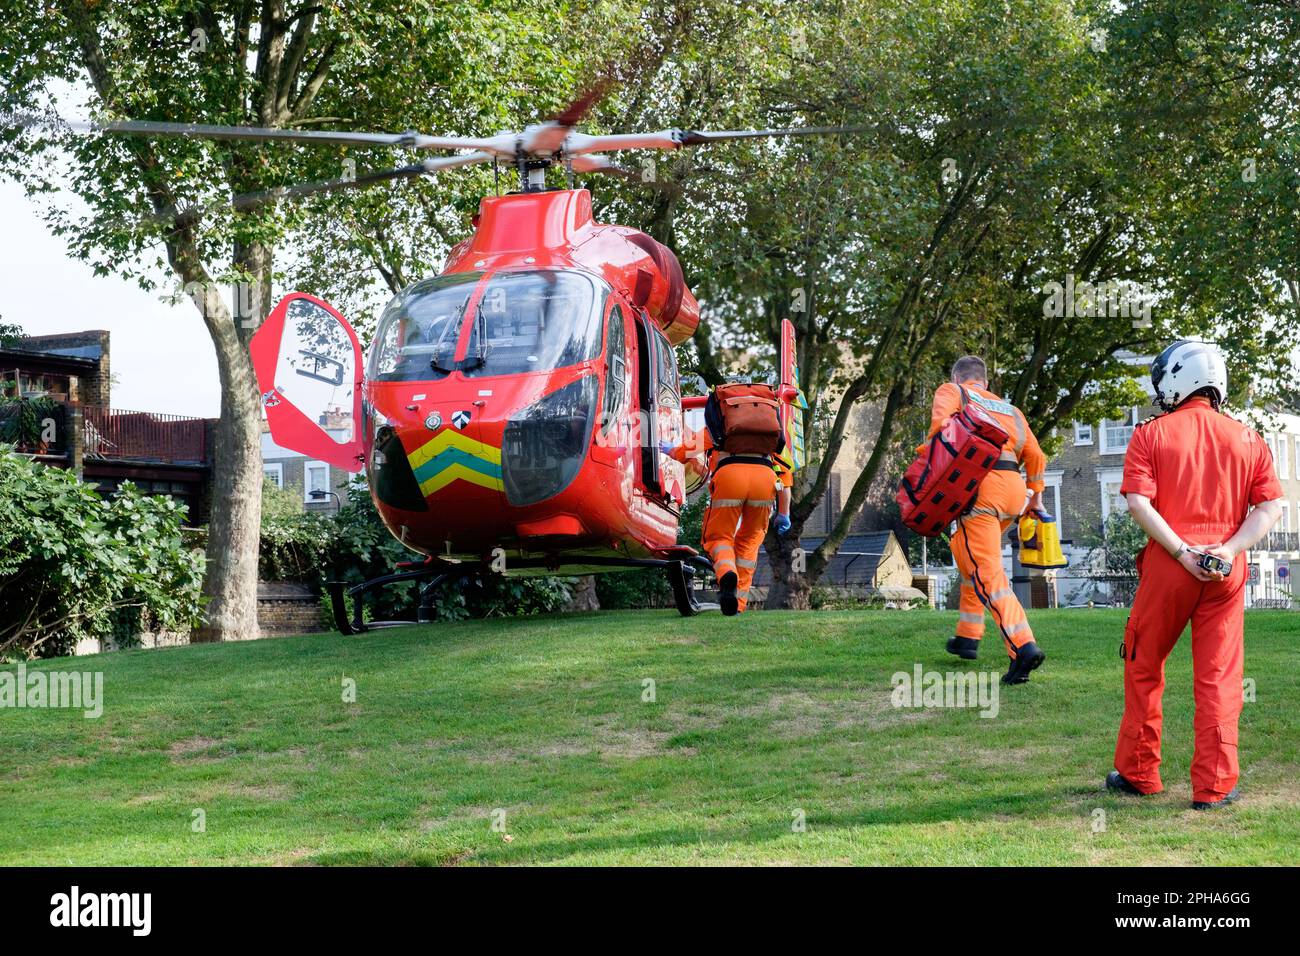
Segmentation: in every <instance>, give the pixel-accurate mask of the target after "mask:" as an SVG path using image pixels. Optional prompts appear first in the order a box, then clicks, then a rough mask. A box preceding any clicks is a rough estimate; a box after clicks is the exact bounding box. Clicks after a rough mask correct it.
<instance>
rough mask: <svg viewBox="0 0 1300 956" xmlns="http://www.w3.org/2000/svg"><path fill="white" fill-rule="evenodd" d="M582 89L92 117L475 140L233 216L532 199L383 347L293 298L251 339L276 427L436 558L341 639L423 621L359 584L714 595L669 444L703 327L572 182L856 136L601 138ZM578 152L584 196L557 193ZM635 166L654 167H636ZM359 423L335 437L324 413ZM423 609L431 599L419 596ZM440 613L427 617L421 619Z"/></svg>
mask: <svg viewBox="0 0 1300 956" xmlns="http://www.w3.org/2000/svg"><path fill="white" fill-rule="evenodd" d="M587 105H589V104H587V103H584V102H583V101H580V102H579V103H578V104H575V106H574V107H573V108H571V110H569V111H566V114H562V115H561V117H559V118H557V119H556V120H553V121H550V122H547V123H543V124H540V125H536V126H531V127H529V128H527V129H525V130H524V131H523V132H522V133H503V134H500V135H498V136H495V137H492V138H489V139H472V138H467V137H434V136H424V135H421V134H416V133H403V134H375V133H348V132H325V131H297V130H280V129H265V128H257V127H220V126H204V125H192V124H176V123H156V122H122V123H110V124H104V125H100V126H96V127H95V128H96V129H100V130H105V131H112V132H123V133H135V134H146V135H157V134H172V135H187V136H197V137H203V138H215V139H253V140H292V141H299V140H306V141H310V142H317V143H346V144H354V145H380V144H386V145H400V146H408V147H412V148H417V149H420V148H432V149H455V150H467V151H468V152H465V153H462V154H460V155H455V156H451V157H446V158H441V159H432V160H426V161H424V162H422V163H417V164H413V165H411V166H407V167H401V168H399V169H394V170H387V171H384V172H380V173H372V174H367V175H363V176H356V177H350V178H347V179H340V180H331V181H328V182H320V183H308V184H303V185H298V186H293V187H289V188H287V189H280V190H272V191H269V192H265V193H255V194H246V195H244V196H241V197H237V198H236V200H235V206H236V207H237V208H249V207H252V206H255V205H258V204H261V203H264V202H269V201H274V200H275V199H278V198H284V197H294V196H303V195H309V194H312V193H318V192H326V191H333V190H339V189H347V188H354V187H357V186H364V185H369V184H372V183H377V182H383V181H388V180H393V179H398V178H403V177H411V176H418V175H424V174H427V173H432V172H436V171H437V170H439V169H445V168H450V167H454V166H462V165H469V164H473V163H484V162H494V163H496V162H499V161H500V160H501V159H506V160H509V161H510V162H512V163H513V164H514V165H515V166H516V168H517V170H518V172H519V177H520V190H519V191H518V192H515V193H510V194H508V195H497V196H489V197H485V198H484V199H483V200H482V202H481V205H480V207H479V212H478V215H477V216H476V217H475V218H474V225H475V230H474V233H473V235H471V236H470V237H468V238H467V239H465V240H463V241H462V242H460V243H459V244H457V245H456V246H455V247H454V248H453V249H452V250H451V253H450V255H449V257H448V260H447V263H446V265H445V267H444V269H443V271H442V272H441V273H439V274H438V275H437V276H434V277H431V278H427V279H423V280H421V281H418V282H416V283H414V284H413V285H411V286H409V287H408V288H406V289H404V290H403V291H402V292H401V293H399V294H398V295H397V296H396V297H395V298H394V299H393V300H392V301H391V302H390V303H389V304H388V306H387V307H386V308H385V310H384V312H383V314H382V316H381V318H380V320H379V325H378V328H377V331H376V333H375V337H374V339H373V341H372V342H371V345H370V348H369V354H368V356H367V357H365V358H363V352H362V347H361V343H360V341H359V340H358V338H357V335H356V333H355V332H354V331H353V330H352V328H351V326H350V325H349V324H348V322H347V321H346V320H345V319H344V317H343V316H342V315H341V314H339V312H338V311H336V310H335V309H334V308H333V307H331V306H330V305H329V304H328V303H327V302H324V301H323V300H321V299H318V298H316V297H314V296H311V295H308V294H306V293H302V292H294V293H291V294H289V295H288V296H286V297H285V298H284V299H283V300H281V301H280V303H279V304H278V305H277V306H276V308H275V309H274V310H273V311H272V313H271V314H270V316H269V317H268V318H267V320H266V321H265V322H264V323H263V324H262V326H261V328H260V329H259V330H258V331H257V333H256V334H255V335H254V337H253V339H252V343H251V346H250V348H251V353H252V358H253V363H254V367H255V370H256V373H257V378H258V383H259V387H260V389H261V391H262V401H263V406H264V408H265V412H266V416H267V421H268V424H269V426H270V430H271V435H272V438H273V439H274V440H275V442H276V443H277V444H278V445H280V446H282V447H285V448H288V449H291V450H294V451H298V452H300V453H302V454H305V455H308V456H310V457H312V458H315V459H319V460H321V461H327V462H329V463H331V464H333V465H336V466H337V467H340V468H343V469H345V470H348V471H352V472H359V471H361V470H363V469H364V470H365V472H366V476H367V479H368V481H369V487H370V492H371V495H372V497H373V499H374V502H375V505H376V507H377V509H378V511H379V514H380V515H381V517H382V519H383V521H384V523H385V525H386V526H387V527H388V529H389V530H390V531H391V532H392V533H393V535H395V536H396V537H397V538H398V539H399V540H400V541H401V542H402V543H403V544H404V545H406V546H407V547H408V548H410V549H412V550H413V551H416V552H420V553H422V554H424V555H425V557H424V559H423V560H422V561H420V562H418V563H412V564H408V565H405V566H404V567H402V569H401V570H398V571H396V572H395V573H393V574H390V575H385V576H383V577H379V578H375V579H373V580H370V581H367V582H365V583H363V584H360V585H357V586H354V587H352V588H350V589H349V590H348V591H347V593H348V594H350V595H351V596H352V597H353V599H354V600H353V613H352V615H351V617H350V618H349V615H348V613H347V610H346V602H345V600H344V594H345V588H344V585H343V584H341V583H331V584H329V588H330V591H331V596H332V604H333V609H334V616H335V619H336V623H337V625H338V627H339V629H340V630H341V631H342V632H343V633H359V632H362V631H365V630H367V629H368V628H370V627H376V626H387V625H392V624H399V623H410V622H405V621H403V622H369V623H367V622H365V621H364V619H363V596H364V594H366V593H367V592H369V591H371V590H373V589H375V588H379V587H383V586H385V585H387V584H391V583H393V582H396V581H409V580H425V581H427V582H428V584H427V585H426V587H425V588H424V589H423V592H424V593H425V594H426V595H427V594H428V593H429V591H430V589H431V587H432V586H433V585H434V584H436V583H438V582H439V581H442V580H444V579H447V578H459V577H464V576H467V575H473V574H482V573H490V572H498V573H506V574H512V575H513V574H549V573H557V572H564V573H570V574H591V573H599V572H605V571H615V570H622V569H627V568H636V567H655V568H663V569H665V570H666V571H667V573H668V576H669V580H670V582H671V584H672V589H673V594H674V598H675V603H676V606H677V609H678V610H679V612H680V613H682V614H683V615H690V614H694V613H697V612H698V611H700V610H703V609H706V608H708V607H710V606H709V605H703V604H701V603H699V602H698V601H697V599H696V597H695V594H694V589H693V587H692V585H691V580H692V577H693V575H694V574H695V573H696V572H702V573H708V572H710V571H711V566H710V564H709V562H708V560H707V559H706V558H705V557H703V556H702V555H699V554H697V553H696V552H695V550H694V549H693V548H690V547H688V546H686V545H682V544H679V543H678V542H677V529H678V520H679V517H680V513H681V508H682V506H683V504H684V503H685V500H686V496H687V494H688V492H689V490H690V488H689V486H688V482H689V479H688V476H687V474H686V473H685V471H684V469H683V466H682V465H681V464H680V463H678V462H676V461H674V460H673V459H672V458H670V457H669V456H668V455H667V454H665V453H664V451H663V449H664V447H667V446H674V445H677V444H679V443H680V441H681V439H682V421H683V409H684V408H692V407H697V408H698V407H702V406H703V404H704V402H705V400H706V399H705V398H704V397H702V396H693V397H685V398H684V397H683V396H682V394H681V389H680V381H679V377H678V370H677V363H676V358H675V355H674V346H676V345H679V344H681V343H682V342H685V341H687V340H688V339H689V338H690V337H691V335H692V334H694V332H695V329H696V327H697V326H698V325H699V321H700V311H699V305H698V303H697V302H696V299H695V296H694V295H693V294H692V293H691V291H690V289H689V288H687V286H686V283H685V280H684V278H683V275H682V269H681V266H680V265H679V263H678V261H677V258H676V256H675V255H674V254H673V253H672V251H671V250H669V249H668V248H667V247H666V246H664V245H662V244H661V243H659V242H657V241H656V240H655V239H653V238H651V237H650V236H648V235H646V234H645V233H643V232H639V231H638V230H636V229H630V228H627V227H624V226H617V225H603V224H599V223H597V222H595V221H594V219H593V217H592V205H591V195H590V193H589V192H588V191H587V190H585V189H579V188H572V175H573V173H575V172H613V173H621V174H623V175H630V176H635V174H631V173H628V172H627V171H626V170H621V169H619V168H618V167H616V166H614V165H613V164H612V163H610V162H609V161H608V160H607V159H606V158H604V157H603V156H599V155H594V154H597V153H600V152H603V151H607V150H620V149H678V148H681V147H683V146H692V145H699V144H704V143H709V142H715V141H721V140H729V139H742V138H754V137H778V136H791V135H810V134H814V135H815V134H824V133H840V132H849V131H851V130H849V129H847V128H820V127H818V128H812V127H804V128H795V129H779V130H778V129H771V130H743V131H731V132H692V131H683V130H664V131H662V132H657V133H646V134H640V133H633V134H619V135H608V136H589V135H585V134H582V133H579V132H577V131H576V130H574V129H573V123H574V122H575V121H576V117H577V116H580V115H581V113H582V112H585V109H586V107H587ZM557 163H558V164H562V165H563V167H564V168H565V170H566V172H567V173H568V174H569V180H570V188H567V189H548V188H547V187H546V184H545V174H546V170H547V169H548V168H549V167H550V166H551V165H552V164H557ZM637 178H639V177H637ZM780 352H781V355H780V363H781V374H780V379H781V386H780V388H779V389H778V392H779V394H780V395H781V397H782V399H783V401H782V413H783V418H784V421H785V425H786V428H787V444H788V445H789V447H790V448H791V449H792V451H793V452H794V455H795V459H796V461H795V464H796V467H797V466H798V465H800V464H801V461H800V459H801V457H802V436H801V426H802V422H801V416H800V414H799V413H798V404H799V403H800V402H801V396H800V394H799V390H798V373H797V369H796V366H795V340H794V331H793V328H792V327H791V326H790V324H789V323H788V322H786V323H785V324H784V328H783V335H782V343H781V350H780ZM330 412H332V413H334V414H333V417H334V419H335V420H336V421H346V420H350V422H351V427H350V428H327V427H326V425H325V424H324V422H325V421H326V419H327V417H328V416H327V413H330ZM423 603H424V602H423V601H422V605H423ZM429 613H430V612H429V609H428V608H426V607H423V606H422V607H421V611H420V613H419V614H418V615H417V617H418V619H421V620H422V619H425V618H427V617H428V615H429Z"/></svg>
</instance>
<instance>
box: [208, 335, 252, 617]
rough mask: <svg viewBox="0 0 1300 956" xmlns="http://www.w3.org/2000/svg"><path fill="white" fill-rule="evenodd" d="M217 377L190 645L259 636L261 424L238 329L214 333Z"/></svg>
mask: <svg viewBox="0 0 1300 956" xmlns="http://www.w3.org/2000/svg"><path fill="white" fill-rule="evenodd" d="M212 340H213V344H214V345H215V346H216V350H217V366H218V369H219V370H220V373H221V418H220V420H218V422H217V425H216V428H215V429H214V431H215V441H214V448H213V455H212V516H211V518H210V520H209V522H208V552H207V553H208V567H207V574H206V575H205V577H204V580H203V594H204V595H205V596H206V597H207V599H208V604H207V607H206V608H205V613H204V624H203V626H202V627H200V628H198V629H197V630H196V631H195V632H194V635H193V640H194V641H195V642H202V641H221V640H251V639H252V638H255V637H257V636H258V634H259V631H258V625H257V556H258V545H259V539H260V530H261V524H262V421H261V407H260V401H259V398H260V396H259V393H258V390H257V377H256V375H254V373H253V362H252V359H251V358H250V357H249V354H248V350H247V348H246V347H245V346H244V343H243V341H242V340H241V338H240V336H239V335H238V334H237V332H236V330H235V326H234V323H233V322H232V323H229V324H228V325H227V326H226V334H216V330H215V329H214V334H213V336H212Z"/></svg>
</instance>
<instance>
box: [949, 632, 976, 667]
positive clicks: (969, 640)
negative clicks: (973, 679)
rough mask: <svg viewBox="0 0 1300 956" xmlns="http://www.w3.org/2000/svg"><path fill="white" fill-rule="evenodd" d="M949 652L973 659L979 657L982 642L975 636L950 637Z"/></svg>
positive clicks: (967, 659) (964, 658) (963, 658)
mask: <svg viewBox="0 0 1300 956" xmlns="http://www.w3.org/2000/svg"><path fill="white" fill-rule="evenodd" d="M948 653H949V654H956V655H957V656H958V657H960V658H961V659H962V660H964V661H973V660H975V658H977V657H979V653H980V642H979V641H977V640H975V638H973V637H950V638H948Z"/></svg>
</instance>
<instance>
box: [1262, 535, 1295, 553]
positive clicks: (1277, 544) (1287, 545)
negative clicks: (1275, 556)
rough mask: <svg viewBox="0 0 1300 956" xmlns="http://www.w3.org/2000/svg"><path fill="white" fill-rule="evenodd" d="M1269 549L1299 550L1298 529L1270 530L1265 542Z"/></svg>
mask: <svg viewBox="0 0 1300 956" xmlns="http://www.w3.org/2000/svg"><path fill="white" fill-rule="evenodd" d="M1266 545H1267V550H1269V551H1300V531H1272V532H1269V535H1268V541H1267V542H1266Z"/></svg>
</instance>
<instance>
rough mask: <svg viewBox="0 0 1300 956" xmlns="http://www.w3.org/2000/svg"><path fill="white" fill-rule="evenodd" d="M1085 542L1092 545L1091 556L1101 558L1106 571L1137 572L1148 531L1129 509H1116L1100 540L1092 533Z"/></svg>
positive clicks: (1109, 518)
mask: <svg viewBox="0 0 1300 956" xmlns="http://www.w3.org/2000/svg"><path fill="white" fill-rule="evenodd" d="M1087 537H1088V536H1086V535H1085V538H1087ZM1084 543H1085V544H1089V545H1091V548H1090V549H1089V557H1092V556H1093V555H1096V556H1097V557H1098V558H1100V559H1101V562H1102V566H1103V567H1104V568H1105V570H1106V571H1108V572H1111V573H1119V574H1136V573H1137V556H1138V552H1140V551H1141V550H1142V549H1143V548H1144V547H1146V543H1147V533H1146V532H1145V531H1143V530H1142V528H1141V527H1140V526H1139V525H1138V523H1137V522H1136V521H1134V520H1133V516H1132V515H1130V514H1129V513H1128V512H1127V511H1114V512H1111V514H1110V516H1109V517H1108V518H1107V519H1106V525H1105V528H1104V529H1103V534H1102V536H1101V538H1100V540H1098V538H1097V536H1096V535H1092V536H1091V540H1085V542H1084Z"/></svg>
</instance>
